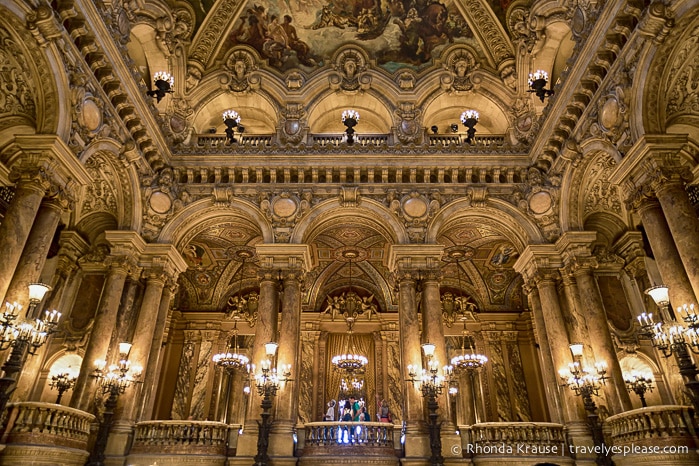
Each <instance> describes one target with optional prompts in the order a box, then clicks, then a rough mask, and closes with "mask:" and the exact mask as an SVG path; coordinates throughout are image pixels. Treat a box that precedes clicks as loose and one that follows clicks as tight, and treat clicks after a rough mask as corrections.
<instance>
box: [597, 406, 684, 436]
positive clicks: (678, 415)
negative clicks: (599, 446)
mask: <svg viewBox="0 0 699 466" xmlns="http://www.w3.org/2000/svg"><path fill="white" fill-rule="evenodd" d="M605 422H606V424H607V425H608V426H609V428H610V429H611V437H612V441H613V442H614V445H630V444H639V443H641V442H643V443H646V444H647V443H649V442H651V443H652V442H654V441H658V440H666V439H671V438H677V439H696V438H697V420H696V419H695V417H694V408H692V407H690V406H671V405H670V406H650V407H648V408H640V409H634V410H633V411H627V412H625V413H621V414H617V415H614V416H610V417H608V418H607V419H606V421H605Z"/></svg>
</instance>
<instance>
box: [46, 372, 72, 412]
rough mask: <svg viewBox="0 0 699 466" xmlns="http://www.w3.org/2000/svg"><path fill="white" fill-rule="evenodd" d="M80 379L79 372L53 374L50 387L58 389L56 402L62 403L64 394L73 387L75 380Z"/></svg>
mask: <svg viewBox="0 0 699 466" xmlns="http://www.w3.org/2000/svg"><path fill="white" fill-rule="evenodd" d="M77 379H78V374H76V373H75V372H59V373H56V374H53V375H51V380H50V381H49V388H51V389H52V390H53V389H56V390H57V391H58V396H57V397H56V404H57V405H59V404H61V398H63V394H64V393H65V392H66V391H68V390H70V389H71V388H73V386H74V385H75V381H76V380H77Z"/></svg>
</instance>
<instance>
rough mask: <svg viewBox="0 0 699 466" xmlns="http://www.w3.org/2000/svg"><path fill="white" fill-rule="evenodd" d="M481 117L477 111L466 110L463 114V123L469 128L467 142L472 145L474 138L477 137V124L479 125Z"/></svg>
mask: <svg viewBox="0 0 699 466" xmlns="http://www.w3.org/2000/svg"><path fill="white" fill-rule="evenodd" d="M479 117H480V116H479V115H478V112H477V111H475V110H466V111H465V112H464V113H462V114H461V123H463V124H464V126H465V127H466V128H467V131H466V142H467V143H469V144H471V143H472V141H473V137H474V136H475V135H476V124H478V119H479Z"/></svg>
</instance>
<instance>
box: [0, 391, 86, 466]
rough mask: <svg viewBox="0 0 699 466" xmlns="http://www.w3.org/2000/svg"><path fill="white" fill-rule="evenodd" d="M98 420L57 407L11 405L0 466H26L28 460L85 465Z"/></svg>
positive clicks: (4, 432) (79, 412)
mask: <svg viewBox="0 0 699 466" xmlns="http://www.w3.org/2000/svg"><path fill="white" fill-rule="evenodd" d="M94 420H95V416H93V415H92V414H89V413H86V412H84V411H80V410H78V409H74V408H68V407H66V406H61V405H57V404H53V403H39V402H31V401H27V402H21V403H9V404H8V405H7V422H6V424H5V427H4V429H3V432H2V439H0V442H2V443H3V444H5V449H4V450H3V451H2V456H1V457H0V463H2V464H3V465H26V464H27V458H30V457H32V458H37V457H38V458H40V461H41V463H42V464H61V465H66V466H71V465H83V464H85V460H87V457H88V456H89V453H88V451H87V441H88V437H89V435H90V424H91V423H92V422H93V421H94Z"/></svg>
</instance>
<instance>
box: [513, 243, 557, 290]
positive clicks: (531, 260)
mask: <svg viewBox="0 0 699 466" xmlns="http://www.w3.org/2000/svg"><path fill="white" fill-rule="evenodd" d="M561 267H563V260H562V258H561V254H560V252H559V251H558V250H557V249H556V246H555V245H553V244H530V245H528V246H527V247H526V248H525V249H524V251H522V253H521V254H520V255H519V257H518V258H517V260H516V261H515V263H514V266H513V268H514V270H515V272H517V273H519V274H521V275H522V277H523V278H524V281H525V282H527V281H530V280H534V281H538V280H540V279H541V278H542V277H548V276H550V275H551V274H556V275H557V270H558V269H560V268H561Z"/></svg>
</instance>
